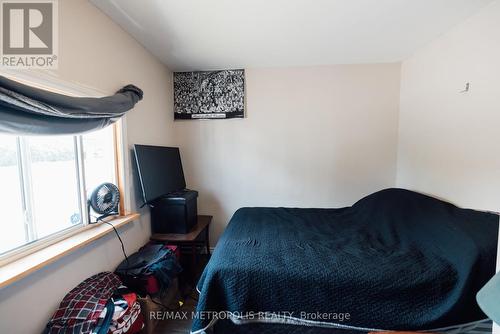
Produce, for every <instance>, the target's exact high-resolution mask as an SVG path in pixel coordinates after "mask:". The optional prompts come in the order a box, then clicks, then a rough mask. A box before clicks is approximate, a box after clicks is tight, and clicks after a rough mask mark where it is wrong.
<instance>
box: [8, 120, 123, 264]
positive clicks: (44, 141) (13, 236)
mask: <svg viewBox="0 0 500 334" xmlns="http://www.w3.org/2000/svg"><path fill="white" fill-rule="evenodd" d="M80 143H81V145H80ZM80 167H83V170H80ZM81 176H84V177H81ZM104 182H111V183H114V184H116V163H115V141H114V128H113V127H112V126H109V127H107V128H105V129H102V130H99V131H96V132H92V133H89V134H85V135H82V136H30V137H16V136H8V135H0V210H1V212H2V219H1V220H0V254H2V253H6V252H8V251H11V250H13V249H15V248H18V247H20V246H23V245H26V244H27V243H30V242H34V241H37V240H38V239H41V238H44V237H47V236H50V235H52V234H54V233H57V232H61V231H63V230H65V229H68V228H70V227H75V226H83V224H86V223H87V221H86V219H83V218H84V217H86V213H87V207H86V205H84V204H83V203H85V202H86V199H87V198H88V196H89V195H90V194H91V192H92V191H93V190H94V189H95V188H96V187H97V186H98V185H100V184H101V183H104ZM82 192H83V193H86V195H84V194H83V193H82ZM82 196H86V197H87V198H81V197H82Z"/></svg>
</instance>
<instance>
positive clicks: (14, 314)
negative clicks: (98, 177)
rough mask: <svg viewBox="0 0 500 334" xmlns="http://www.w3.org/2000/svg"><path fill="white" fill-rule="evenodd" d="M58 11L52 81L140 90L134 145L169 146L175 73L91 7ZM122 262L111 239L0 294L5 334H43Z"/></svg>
mask: <svg viewBox="0 0 500 334" xmlns="http://www.w3.org/2000/svg"><path fill="white" fill-rule="evenodd" d="M59 6H60V7H59V27H60V29H59V30H60V40H59V46H60V53H59V69H58V70H57V71H54V73H53V74H54V75H55V76H56V77H58V78H59V79H60V80H62V81H65V82H72V83H78V84H83V85H85V86H90V87H94V88H96V89H98V90H100V91H103V92H106V93H109V94H112V93H114V92H115V91H116V90H118V89H119V88H121V87H122V86H123V85H126V84H129V83H133V84H135V85H137V86H138V87H140V88H142V89H143V90H144V100H143V101H141V102H140V103H139V104H138V105H137V106H136V108H135V109H134V110H133V111H131V112H130V113H129V114H128V116H127V124H128V131H127V135H128V141H129V144H133V143H148V144H158V145H172V135H173V132H172V126H173V121H172V109H171V105H172V96H171V94H172V75H171V72H170V71H169V70H168V69H167V68H166V67H165V66H164V65H162V64H161V63H160V62H159V61H158V60H156V59H155V58H154V57H153V56H152V55H150V54H149V53H148V52H147V51H146V50H145V49H143V48H142V47H141V46H140V45H139V44H138V43H137V42H136V41H135V40H134V39H133V38H132V37H130V36H129V35H128V34H127V33H125V32H124V31H122V30H121V29H120V28H119V27H118V26H117V25H116V24H115V23H113V22H112V21H111V20H110V19H109V18H108V17H106V16H105V15H104V14H102V13H101V12H100V11H99V10H98V9H96V8H95V7H94V6H93V5H91V4H90V3H88V2H87V1H85V0H60V1H59ZM129 192H130V191H129ZM143 213H144V216H143V217H142V218H141V221H140V222H136V223H133V224H132V225H129V226H127V227H125V228H123V229H120V232H121V234H122V238H123V241H124V242H125V245H126V249H127V251H128V252H129V253H130V252H132V251H135V250H137V248H138V247H140V246H141V245H143V244H144V243H145V242H146V241H147V240H148V238H149V235H150V227H149V218H148V213H147V212H143ZM0 223H8V222H0ZM122 258H123V255H122V253H121V249H120V244H119V242H118V240H117V239H116V236H115V235H114V234H109V235H108V236H106V237H105V238H103V239H100V240H99V241H96V242H93V243H92V244H90V245H89V246H87V247H84V248H83V249H80V250H79V251H77V252H75V253H72V254H71V255H69V256H66V257H64V258H63V259H61V260H59V261H57V262H55V263H53V264H51V265H49V266H47V267H45V268H43V269H41V270H39V271H37V272H36V273H34V274H32V275H30V276H28V277H26V278H24V279H22V280H20V281H18V282H16V283H14V284H12V285H10V286H8V287H5V288H3V289H0V333H12V334H16V333H20V334H27V333H40V332H41V330H42V329H43V327H44V326H45V324H46V322H47V321H48V320H49V318H50V316H51V314H52V313H53V311H54V310H55V309H56V307H57V305H58V303H59V301H60V300H61V298H62V297H63V296H64V295H65V294H66V293H67V292H68V291H69V290H70V289H71V288H73V287H74V286H75V285H76V284H78V283H79V282H81V281H82V280H83V279H85V278H87V277H89V276H91V275H93V274H95V273H98V272H100V271H104V270H113V269H114V268H115V267H116V265H117V264H118V263H119V262H120V261H121V260H122Z"/></svg>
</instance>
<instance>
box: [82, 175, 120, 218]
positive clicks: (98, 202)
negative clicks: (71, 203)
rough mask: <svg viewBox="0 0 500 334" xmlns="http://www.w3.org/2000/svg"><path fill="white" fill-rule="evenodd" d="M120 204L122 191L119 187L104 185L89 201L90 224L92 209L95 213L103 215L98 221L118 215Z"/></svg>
mask: <svg viewBox="0 0 500 334" xmlns="http://www.w3.org/2000/svg"><path fill="white" fill-rule="evenodd" d="M119 204H120V191H119V190H118V187H117V186H115V185H114V184H112V183H103V184H101V185H100V186H98V187H97V188H95V190H94V191H93V192H92V194H91V195H90V198H89V200H88V211H89V222H90V223H92V222H91V221H90V208H92V210H94V212H95V213H97V214H99V215H101V216H99V217H97V221H96V222H98V221H99V220H101V219H103V218H105V217H108V216H112V215H117V214H118V206H119Z"/></svg>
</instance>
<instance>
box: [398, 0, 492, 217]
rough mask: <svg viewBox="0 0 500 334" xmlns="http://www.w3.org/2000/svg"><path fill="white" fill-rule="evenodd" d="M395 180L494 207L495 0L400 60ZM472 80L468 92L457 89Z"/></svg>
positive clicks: (469, 204) (477, 206)
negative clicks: (399, 107) (422, 47)
mask: <svg viewBox="0 0 500 334" xmlns="http://www.w3.org/2000/svg"><path fill="white" fill-rule="evenodd" d="M401 72H402V74H401V111H400V126H399V151H398V173H397V185H398V186H399V187H405V188H409V189H414V190H418V191H423V192H427V193H431V194H434V195H437V196H441V197H443V198H445V199H447V200H450V201H452V202H454V203H456V204H458V205H460V206H464V207H471V208H475V209H489V210H494V211H499V208H500V2H499V1H497V2H495V3H493V4H492V5H489V6H487V7H486V8H484V9H483V10H481V11H480V12H479V13H478V14H477V15H475V16H473V17H471V18H469V19H468V20H467V21H465V22H463V23H462V24H460V25H458V26H456V27H455V28H454V29H452V30H451V31H449V32H448V33H447V34H445V35H443V36H442V37H441V38H439V39H438V40H436V41H434V42H433V43H432V44H431V45H428V46H427V47H425V48H424V49H422V50H420V51H419V52H418V53H416V54H415V55H414V56H412V57H411V58H410V59H408V60H406V61H404V62H403V64H402V70H401ZM466 82H470V84H471V90H470V92H469V93H460V91H461V90H463V89H464V86H465V83H466Z"/></svg>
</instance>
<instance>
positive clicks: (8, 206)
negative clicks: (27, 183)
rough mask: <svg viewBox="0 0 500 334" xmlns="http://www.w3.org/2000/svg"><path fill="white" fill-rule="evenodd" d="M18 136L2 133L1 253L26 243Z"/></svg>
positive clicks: (0, 173)
mask: <svg viewBox="0 0 500 334" xmlns="http://www.w3.org/2000/svg"><path fill="white" fill-rule="evenodd" d="M18 158H19V157H18V154H17V138H16V137H14V136H6V135H0V212H2V219H1V221H0V253H3V252H5V251H8V250H10V249H13V248H16V247H19V246H21V245H23V244H24V243H26V241H27V236H26V232H25V228H24V215H23V196H22V190H21V184H22V183H21V173H20V168H19V162H18Z"/></svg>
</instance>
